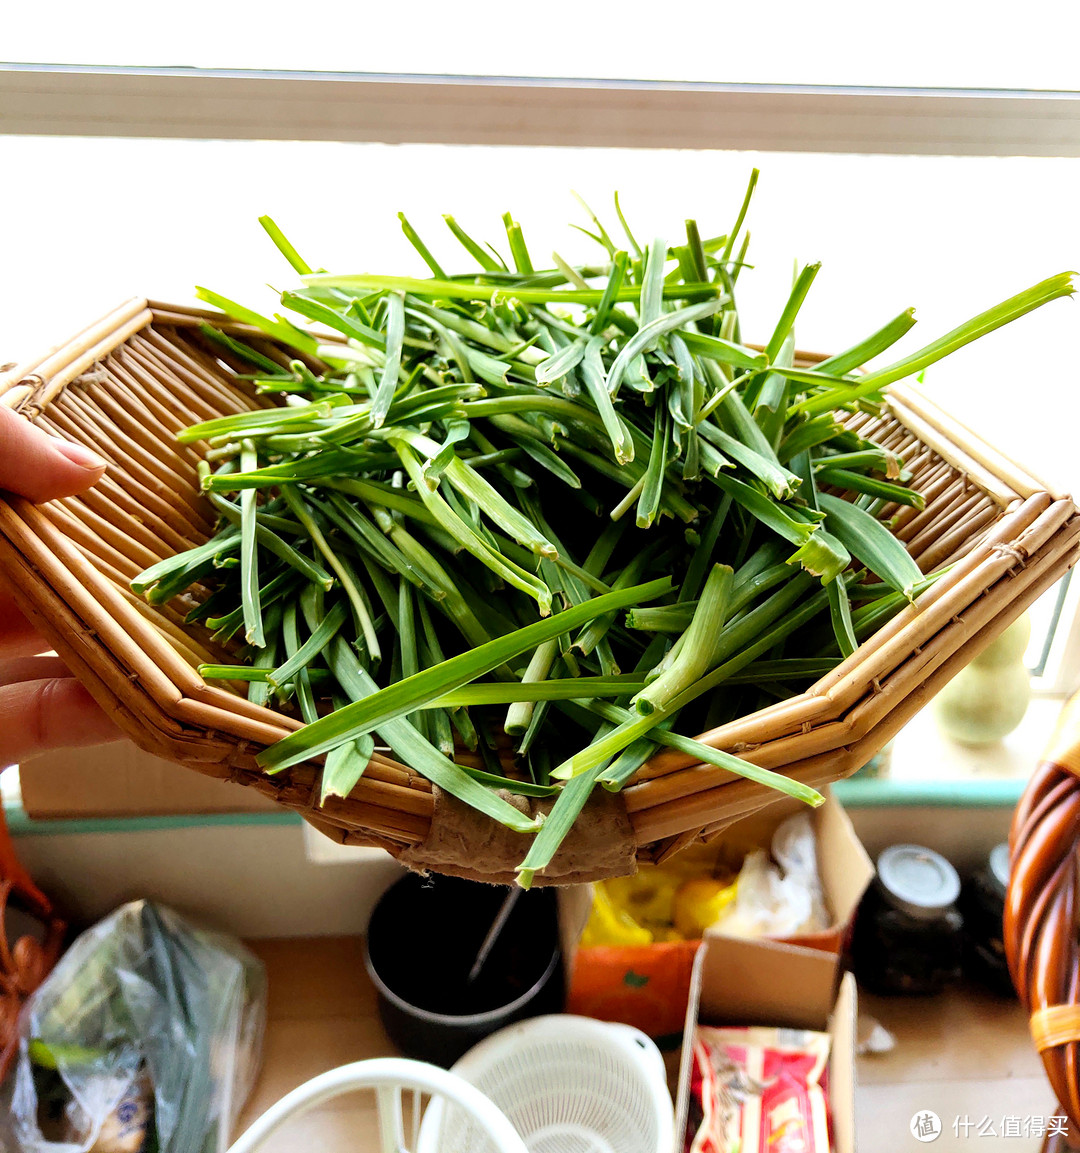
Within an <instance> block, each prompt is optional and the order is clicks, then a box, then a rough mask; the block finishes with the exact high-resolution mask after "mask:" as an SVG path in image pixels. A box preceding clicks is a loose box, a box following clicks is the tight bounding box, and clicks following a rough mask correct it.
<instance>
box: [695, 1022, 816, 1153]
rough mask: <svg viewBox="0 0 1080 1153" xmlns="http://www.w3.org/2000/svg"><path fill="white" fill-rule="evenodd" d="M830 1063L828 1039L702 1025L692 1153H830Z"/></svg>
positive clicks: (697, 1041)
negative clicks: (827, 1097)
mask: <svg viewBox="0 0 1080 1153" xmlns="http://www.w3.org/2000/svg"><path fill="white" fill-rule="evenodd" d="M828 1060H829V1035H828V1034H827V1033H812V1032H809V1031H808V1030H805V1029H767V1028H743V1029H713V1028H710V1027H708V1026H704V1025H699V1026H698V1028H697V1029H696V1031H695V1036H694V1063H693V1067H692V1070H691V1080H690V1090H691V1106H690V1118H689V1122H688V1127H687V1133H686V1141H685V1146H684V1147H685V1150H686V1153H829V1149H830V1143H829V1117H828V1107H827V1102H826V1090H827V1088H828V1083H827V1078H828Z"/></svg>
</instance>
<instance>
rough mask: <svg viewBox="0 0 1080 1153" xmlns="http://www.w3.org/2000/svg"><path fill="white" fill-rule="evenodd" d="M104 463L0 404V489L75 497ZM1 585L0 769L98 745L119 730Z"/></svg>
mask: <svg viewBox="0 0 1080 1153" xmlns="http://www.w3.org/2000/svg"><path fill="white" fill-rule="evenodd" d="M104 471H105V461H103V460H102V459H101V457H99V456H98V455H97V453H94V452H91V451H90V450H89V449H87V448H84V447H83V446H82V445H79V444H74V443H72V442H70V441H66V440H59V439H57V438H55V437H51V436H49V435H48V434H47V433H45V432H43V431H42V430H41V429H39V428H35V427H34V426H33V425H32V424H30V422H29V421H27V420H25V419H24V418H23V417H21V416H17V415H16V414H15V413H14V412H12V411H11V409H9V408H5V407H4V406H3V405H0V490H6V491H8V492H13V493H18V494H19V495H20V496H24V497H26V498H27V499H28V500H32V501H46V500H52V499H53V498H55V497H61V496H75V495H77V494H78V493H80V492H84V491H85V490H86V489H88V488H90V486H91V485H93V484H94V483H96V481H98V480H99V479H100V477H101V474H102V473H103V472H104ZM47 649H48V645H47V643H46V642H45V640H44V639H43V638H42V637H41V636H40V635H39V634H38V633H37V632H36V631H35V630H34V628H33V627H32V626H31V624H30V623H29V621H27V619H26V618H25V617H24V616H23V615H22V613H20V612H19V610H18V609H17V608H16V607H15V602H14V600H13V599H12V597H11V595H10V593H9V592H7V591H6V590H5V589H4V587H3V586H2V585H0V769H2V768H3V767H4V766H5V765H13V764H17V763H18V762H19V761H20V760H25V759H26V758H27V757H29V756H32V755H33V754H34V753H40V752H44V751H45V750H46V749H59V748H69V747H75V746H80V745H98V744H102V743H103V742H105V741H111V740H117V739H118V738H119V737H120V735H121V734H120V733H119V731H118V730H117V729H116V727H115V726H114V725H113V723H112V722H111V721H110V720H109V719H108V717H106V715H105V714H104V713H103V712H102V711H101V709H100V708H99V707H98V705H97V704H96V703H95V701H94V699H93V697H91V696H90V694H89V693H88V692H87V691H86V689H84V688H83V686H82V685H81V684H79V682H78V681H77V680H75V678H74V677H72V675H71V673H70V672H69V671H68V670H67V668H66V666H65V665H64V664H63V662H62V661H61V660H60V659H59V657H57V656H55V655H54V654H51V653H47V652H46V650H47Z"/></svg>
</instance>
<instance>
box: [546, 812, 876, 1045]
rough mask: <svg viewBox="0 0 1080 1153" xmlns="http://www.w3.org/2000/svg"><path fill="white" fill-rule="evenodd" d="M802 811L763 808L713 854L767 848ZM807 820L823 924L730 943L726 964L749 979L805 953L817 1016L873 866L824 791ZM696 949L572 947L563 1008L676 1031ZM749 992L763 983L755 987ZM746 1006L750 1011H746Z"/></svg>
mask: <svg viewBox="0 0 1080 1153" xmlns="http://www.w3.org/2000/svg"><path fill="white" fill-rule="evenodd" d="M802 807H803V806H801V805H800V803H799V802H793V803H792V804H790V805H782V804H776V805H770V806H769V807H768V808H767V809H766V810H764V811H762V812H760V813H758V814H756V815H755V816H754V817H752V818H749V819H747V820H744V821H740V822H739V823H738V824H736V825H733V826H731V828H730V829H727V830H725V832H724V834H723V838H722V843H723V847H722V849H721V850H720V851H721V852H722V853H723V854H725V856H726V854H727V853H728V852H730V853H731V855H732V858H733V859H734V860H739V859H741V858H742V857H743V856H745V854H746V853H747V852H749V851H750V850H751V849H757V848H761V847H767V846H768V844H769V842H770V840H771V839H772V835H773V832H774V831H775V829H776V827H777V825H779V824H780V822H781V821H782V820H784V818H785V817H787V816H789V815H790V814H791V813H793V812H798V811H800V809H801V808H802ZM811 819H812V821H813V823H814V831H815V834H816V837H817V856H818V870H819V873H820V875H821V883H822V890H823V893H824V897H825V904H826V906H827V908H828V909H829V912H830V916H831V924H830V926H829V927H828V928H827V929H825V930H824V931H822V932H819V933H810V934H803V935H801V936H799V937H796V938H793V939H791V940H789V941H775V940H758V941H752V942H751V941H737V940H732V943H731V947H730V950H729V953H728V955H729V961H728V964H729V965H731V966H737V967H739V972H740V974H743V975H745V976H746V978H747V979H748V980H751V979H753V977H754V974H755V972H756V971H759V970H763V971H767V972H769V973H772V972H774V971H778V970H781V969H783V967H784V965H785V964H786V960H787V959H788V958H790V956H791V955H792V952H791V951H792V949H794V950H795V951H796V952H797V953H798V954H799V955H802V954H806V953H808V952H809V953H812V954H813V956H812V958H810V959H807V963H806V965H805V966H804V969H803V971H804V973H805V974H806V978H805V979H806V981H810V979H811V978H810V974H811V973H812V974H813V975H814V977H813V979H814V982H815V984H814V996H813V1000H812V1001H808V1002H807V1005H808V1008H807V1012H808V1013H809V1015H810V1016H811V1017H813V1018H815V1019H816V1018H818V1017H820V1016H822V1015H824V1014H826V1013H828V1010H829V1008H830V1006H831V1005H832V1002H833V997H834V995H835V992H836V982H837V979H838V970H839V965H840V955H841V953H842V952H843V946H844V938H845V936H846V935H847V932H848V930H849V928H850V925H851V923H852V920H853V918H854V914H855V909H856V908H857V906H858V903H859V901H860V899H861V898H862V894H863V892H864V891H865V889H866V886H867V885H868V884H869V883H870V880H871V879H872V878H873V875H874V868H873V865H872V863H871V861H870V858H869V857H868V856H867V854H866V851H865V850H864V849H863V847H862V845H861V844H860V843H859V840H858V838H857V837H856V836H855V831H854V829H853V828H852V825H851V821H850V820H849V819H848V816H847V814H846V813H845V812H844V810H843V809H842V808H841V806H840V804H839V802H838V801H837V800H836V799H835V798H834V797H833V796H832V794H831V793H829V794H827V796H826V800H825V804H824V805H822V806H821V807H820V808H818V809H816V810H814V812H813V814H812V817H811ZM695 948H696V943H695V942H678V943H667V944H652V945H624V946H615V947H610V948H609V947H604V946H593V947H582V948H579V949H578V950H577V955H576V958H575V959H574V963H573V965H572V967H571V969H570V973H571V980H570V989H569V996H568V1008H569V1010H570V1012H573V1013H581V1014H584V1015H586V1016H592V1017H599V1018H600V1019H602V1020H607V1021H621V1022H623V1023H624V1024H628V1025H633V1026H635V1027H637V1028H639V1029H642V1030H643V1031H644V1032H646V1033H649V1034H650V1035H651V1036H654V1037H666V1036H669V1035H671V1034H675V1033H677V1032H678V1030H679V1029H680V1028H681V1027H682V1019H683V1011H684V1007H685V1005H686V999H687V997H688V996H689V988H690V982H691V980H692V962H693V956H692V954H693V951H694V949H695ZM746 987H747V988H749V985H747V986H746ZM755 987H757V988H760V989H764V988H765V987H766V986H765V984H764V983H760V982H759V983H758V985H757V986H755ZM745 1008H746V1010H747V1011H749V1010H750V1009H751V1008H752V1006H751V1005H750V1004H747V1006H745ZM771 1008H772V1007H771V1006H769V1005H767V1004H764V1005H762V1006H761V1017H760V1019H761V1020H762V1021H763V1022H765V1023H768V1021H769V1019H770V1017H769V1013H770V1011H771ZM744 1023H748V1022H744Z"/></svg>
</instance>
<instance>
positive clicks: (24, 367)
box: [0, 296, 147, 407]
mask: <svg viewBox="0 0 1080 1153" xmlns="http://www.w3.org/2000/svg"><path fill="white" fill-rule="evenodd" d="M146 307H147V305H146V301H145V300H143V299H142V298H141V297H137V296H135V297H132V298H131V299H130V300H126V301H124V303H123V304H121V305H119V306H118V307H116V308H114V309H112V311H111V312H107V313H106V314H105V315H104V316H102V317H101V318H100V319H98V320H95V321H93V323H91V324H88V325H87V326H86V327H85V328H83V329H81V330H80V331H79V332H77V333H76V334H75V335H74V336H73V337H71V338H70V339H68V340H65V341H64V342H63V343H62V344H56V345H53V347H52V348H50V349H47V350H46V351H45V352H44V353H42V354H41V355H40V356H38V357H35V358H34V359H33V360H28V361H24V362H23V363H22V364H17V365H14V366H13V367H12V368H10V369H6V370H4V371H3V372H0V396H3V395H4V394H5V393H6V392H8V391H9V390H10V389H12V388H14V387H15V386H16V385H19V384H22V382H23V381H24V380H25V379H26V378H27V377H31V376H34V377H38V378H40V379H42V380H44V379H47V378H48V377H49V376H51V375H52V373H53V372H56V371H59V370H62V369H63V368H65V367H66V366H67V365H68V364H70V363H71V361H72V360H73V359H75V358H76V357H78V356H79V355H81V354H82V353H83V352H85V351H86V350H87V349H89V348H93V347H95V346H96V345H98V344H100V343H101V342H102V340H104V339H105V338H107V337H108V336H109V335H110V334H112V333H114V332H117V331H118V330H119V329H121V328H122V327H123V326H124V325H126V324H127V323H128V321H130V320H131V319H132V318H133V317H135V316H139V315H141V314H142V313H143V312H145V311H146ZM10 407H17V406H16V405H15V404H11V405H10Z"/></svg>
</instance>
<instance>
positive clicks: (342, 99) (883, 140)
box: [0, 64, 1080, 157]
mask: <svg viewBox="0 0 1080 1153" xmlns="http://www.w3.org/2000/svg"><path fill="white" fill-rule="evenodd" d="M0 133H4V134H8V135H15V134H17V135H63V136H124V137H126V136H143V137H146V136H150V137H158V138H177V137H179V138H196V139H230V140H256V139H257V140H336V141H371V142H379V143H428V144H488V145H491V144H516V145H526V146H536V145H540V146H543V145H552V146H568V147H601V148H610V147H620V148H695V149H724V150H737V151H766V152H846V153H888V154H898V155H951V156H1057V157H1078V156H1080V93H1078V92H1036V91H1018V90H1004V91H992V90H976V89H904V88H856V87H836V88H830V87H824V86H808V85H755V84H712V83H689V82H680V83H675V82H659V81H635V80H588V79H557V78H552V79H532V78H523V77H506V76H502V77H500V76H490V77H489V76H450V75H447V76H407V75H389V74H386V75H380V74H368V73H325V72H323V73H320V72H295V73H290V72H257V71H244V70H222V69H191V68H127V67H105V66H92V65H86V66H80V65H46V64H41V65H38V64H0Z"/></svg>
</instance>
